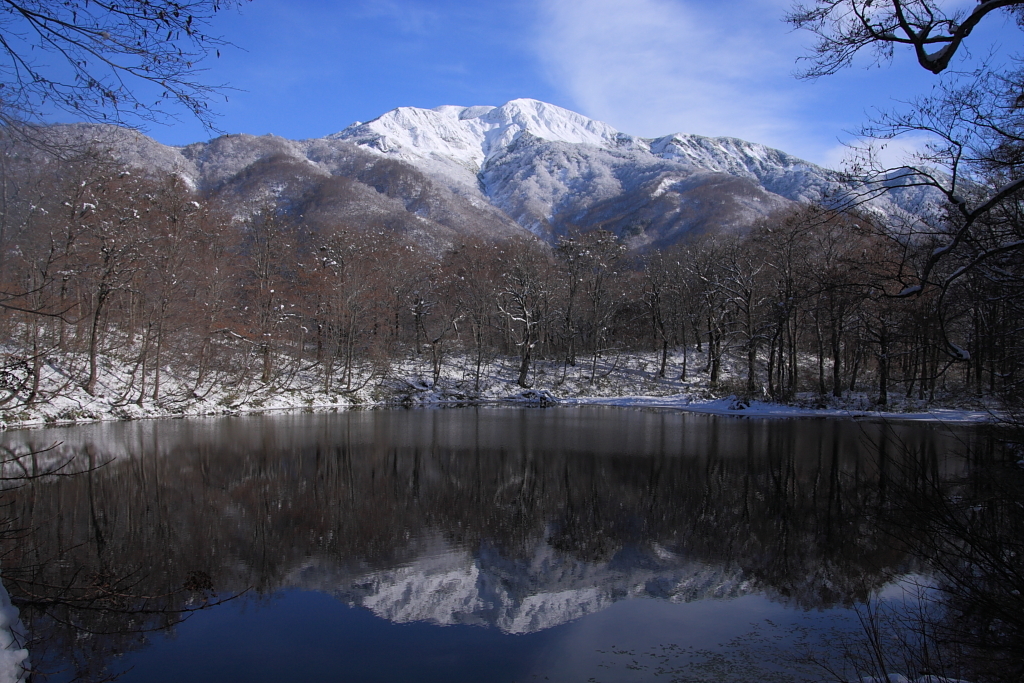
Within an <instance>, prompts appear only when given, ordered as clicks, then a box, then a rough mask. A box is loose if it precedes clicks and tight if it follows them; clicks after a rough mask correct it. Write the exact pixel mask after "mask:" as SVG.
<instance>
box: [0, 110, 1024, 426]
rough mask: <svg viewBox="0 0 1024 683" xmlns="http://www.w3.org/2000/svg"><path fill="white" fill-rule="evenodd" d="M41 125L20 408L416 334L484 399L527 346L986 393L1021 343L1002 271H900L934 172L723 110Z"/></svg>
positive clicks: (215, 381)
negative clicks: (178, 129) (919, 174)
mask: <svg viewBox="0 0 1024 683" xmlns="http://www.w3.org/2000/svg"><path fill="white" fill-rule="evenodd" d="M28 133H29V134H28V135H19V136H16V137H12V138H10V139H7V140H6V142H5V143H4V145H5V150H4V156H3V159H4V162H3V167H2V169H0V172H2V176H3V178H2V180H3V183H4V192H3V198H4V202H3V207H2V208H3V216H2V219H3V221H2V226H0V241H2V243H3V244H2V247H3V251H2V254H3V261H2V263H0V277H2V280H3V296H4V299H3V302H2V303H4V305H5V308H4V309H3V314H2V316H0V324H2V325H3V326H4V334H5V339H7V340H8V341H7V343H6V345H5V346H4V347H3V348H4V352H5V356H4V358H5V365H4V369H3V371H4V373H5V375H4V377H5V380H4V383H3V387H4V388H3V390H2V395H0V403H2V404H0V410H6V411H7V413H6V416H7V419H9V420H15V421H17V420H18V419H19V417H18V411H19V410H21V409H22V408H24V407H26V406H33V405H39V404H43V403H47V402H50V401H51V399H52V398H53V397H54V396H56V395H66V394H67V393H68V392H70V391H81V392H84V394H85V395H87V396H91V397H93V398H96V397H98V396H101V395H102V397H103V398H104V400H106V401H107V402H108V403H109V406H108V408H110V407H111V406H113V407H119V406H129V405H139V406H144V405H154V404H157V405H162V404H161V402H162V401H165V400H171V397H172V396H173V397H176V399H175V400H180V401H183V402H186V403H187V402H188V401H196V400H201V399H202V398H203V397H205V396H208V395H209V392H210V391H211V388H212V387H216V388H217V390H218V391H224V392H227V393H231V392H234V393H235V394H238V395H239V396H241V395H244V394H245V392H244V391H241V390H240V389H238V388H239V387H242V386H245V387H248V386H250V383H251V382H255V383H257V384H260V385H262V386H284V385H288V386H293V383H295V382H298V383H299V384H301V385H302V386H303V387H304V390H308V391H314V390H315V391H317V392H321V393H322V394H323V395H346V396H355V395H356V393H357V392H364V393H363V394H361V396H363V399H362V400H378V399H380V400H384V399H387V398H388V397H389V395H390V394H389V392H390V390H386V389H385V388H384V385H383V382H384V378H389V377H390V378H393V377H394V375H395V372H397V370H395V368H396V367H397V366H396V365H395V363H397V362H399V361H401V362H410V361H416V362H420V361H422V365H423V374H424V375H429V376H430V379H431V380H432V382H433V384H435V385H436V384H438V383H439V382H442V381H446V380H448V379H450V380H451V381H452V382H455V380H454V379H453V376H454V374H457V375H458V376H459V378H460V379H459V380H458V382H461V383H462V384H459V386H458V387H456V388H454V389H453V391H456V392H457V393H459V394H460V395H464V396H470V397H471V396H473V395H477V394H479V393H480V392H481V391H484V390H485V389H486V385H487V378H486V377H484V374H485V373H484V372H483V369H484V368H485V367H486V366H487V364H488V363H492V362H493V361H494V360H495V359H496V358H498V357H501V358H513V359H515V362H514V363H505V364H503V365H502V366H501V367H503V368H505V369H506V371H507V372H509V373H512V376H513V377H514V379H515V381H516V382H517V383H518V384H519V385H521V386H523V387H530V386H533V385H538V386H540V385H544V386H543V388H546V389H551V390H553V391H555V392H556V393H557V392H558V391H561V392H563V393H565V392H569V391H570V389H569V388H568V387H569V385H567V384H564V382H565V380H566V378H567V377H568V371H567V369H568V368H573V369H575V371H577V373H576V374H577V378H578V379H585V380H586V382H587V384H588V385H589V386H590V387H596V386H597V385H599V384H600V382H599V381H598V380H599V379H600V377H599V375H602V374H605V370H601V371H600V372H599V365H602V364H607V365H609V367H610V369H608V370H607V375H606V376H607V377H610V378H611V380H614V378H615V376H616V375H615V372H616V370H617V369H621V368H620V364H619V363H618V361H617V360H616V359H617V358H619V357H620V356H622V354H633V355H634V356H636V357H637V358H639V357H640V356H641V355H642V354H645V353H646V354H649V355H650V356H651V359H650V361H649V363H648V362H646V361H645V362H644V363H642V365H644V366H645V367H647V366H650V373H651V375H652V377H654V378H656V379H658V380H659V381H661V380H662V379H664V380H665V381H668V380H673V381H677V382H678V381H686V382H691V383H692V382H698V383H703V384H701V386H702V387H703V388H705V389H707V390H709V391H711V392H724V391H728V392H731V393H738V394H743V395H746V396H749V397H753V396H758V397H765V396H767V397H770V398H772V399H776V400H791V399H793V398H795V397H796V396H797V394H798V393H800V392H815V393H817V394H818V395H820V396H822V397H824V396H825V395H832V396H833V397H836V398H841V397H843V396H844V395H850V394H853V395H861V396H862V397H866V398H868V399H869V400H871V401H877V402H878V403H881V404H886V403H888V402H889V399H890V394H893V393H894V392H901V395H903V396H908V397H913V398H915V399H917V400H931V399H935V398H939V399H942V397H943V396H957V397H963V396H965V395H966V396H975V395H982V394H985V395H988V394H998V393H1000V392H1002V391H1003V390H1004V389H1005V388H1006V387H1008V386H1013V385H1015V384H1014V383H1015V381H1016V380H1014V379H1013V378H1014V377H1015V376H1016V375H1015V373H1016V372H1017V369H1016V366H1017V365H1018V364H1019V363H1020V360H1019V359H1020V358H1024V354H1021V353H1017V351H1016V350H1017V348H1018V347H1019V342H1020V340H1019V339H1018V337H1019V335H1018V334H1017V333H1016V332H1015V331H1014V330H1016V329H1020V326H1019V325H1018V324H1017V322H1016V317H1015V316H1016V313H1013V312H1011V311H1009V310H1008V309H1007V310H1002V308H999V307H1000V306H1002V307H1003V308H1005V307H1006V303H1005V302H1002V303H1001V302H1000V301H998V300H996V299H994V298H993V297H991V296H988V293H987V290H986V287H987V286H991V287H994V286H995V285H986V284H985V283H984V282H981V281H974V282H972V283H971V286H970V287H963V288H960V289H958V290H957V291H956V292H954V296H950V295H949V292H947V293H946V295H945V296H944V297H941V298H940V297H939V296H938V294H937V293H936V292H930V291H928V288H927V287H925V288H923V291H921V292H920V293H919V294H918V295H917V296H913V297H905V298H897V297H894V296H893V295H895V294H898V293H900V292H905V291H908V290H907V287H908V285H914V284H915V283H914V282H913V273H914V266H913V264H914V263H915V261H914V259H915V258H918V257H919V256H920V254H926V253H928V252H929V250H931V249H933V248H934V245H933V244H931V243H930V242H929V241H928V240H927V239H917V240H911V241H908V240H906V239H900V235H901V234H902V233H901V226H904V225H906V224H907V222H908V221H915V220H917V219H918V217H920V216H929V217H930V220H932V221H935V220H939V221H941V220H942V206H941V203H940V202H939V201H938V200H937V199H936V197H937V196H938V195H937V194H936V193H933V192H929V191H928V190H927V189H925V188H915V187H895V188H892V189H891V191H890V192H888V193H885V194H882V195H880V196H876V197H874V198H873V199H871V200H870V201H867V202H861V203H860V204H859V210H858V211H856V212H847V213H840V212H839V211H837V208H839V207H847V206H849V205H850V204H851V203H857V199H858V198H859V197H863V196H864V195H865V190H864V188H863V187H858V186H851V185H842V184H840V183H838V182H837V181H836V180H835V179H834V178H832V177H831V176H830V174H829V173H828V172H826V171H825V170H824V169H821V168H819V167H817V166H815V165H813V164H810V163H807V162H804V161H801V160H799V159H796V158H794V157H792V156H790V155H787V154H785V153H784V152H781V151H778V150H774V149H770V148H767V147H764V146H763V145H758V144H753V143H748V142H744V141H741V140H737V139H733V138H704V137H700V136H694V135H684V134H675V135H668V136H665V137H662V138H658V139H653V140H652V139H644V138H637V137H633V136H630V135H626V134H623V133H620V132H618V131H616V130H614V129H612V128H611V127H609V126H607V125H606V124H603V123H600V122H597V121H593V120H591V119H587V118H586V117H583V116H581V115H579V114H575V113H573V112H570V111H567V110H565V109H561V108H559V107H555V106H552V105H549V104H544V103H542V102H537V101H534V100H514V101H512V102H509V103H507V104H505V105H503V106H501V107H468V108H464V107H452V106H446V107H439V108H437V109H433V110H424V109H415V108H400V109H396V110H394V111H392V112H388V113H387V114H385V115H383V116H381V117H380V118H378V119H376V120H374V121H371V122H369V123H357V124H353V125H352V126H350V127H348V128H346V129H345V130H343V131H341V132H340V133H337V134H335V135H331V136H328V137H326V138H320V139H315V140H303V141H291V140H286V139H284V138H279V137H275V136H270V135H268V136H263V137H253V136H249V135H227V136H222V137H220V138H217V139H215V140H212V141H210V142H207V143H196V144H193V145H189V146H186V147H182V148H175V147H167V146H164V145H161V144H159V143H157V142H155V141H153V140H151V139H150V138H147V137H146V136H144V135H142V134H140V133H138V132H136V131H131V130H126V129H121V128H116V127H112V126H100V125H86V124H76V125H69V126H54V127H50V128H45V129H38V130H33V131H29V132H28ZM936 217H938V218H936ZM957 266H958V264H957V263H956V262H955V260H954V259H949V262H948V264H944V267H949V268H955V267H957ZM916 291H917V290H915V292H916ZM940 306H941V310H939V307H940ZM986 307H988V308H986ZM996 308H999V310H995V309H996ZM989 309H991V310H989ZM453 354H454V355H453ZM454 357H458V358H459V359H460V363H461V366H460V367H462V369H461V370H459V371H458V372H457V373H453V372H451V360H452V358H454ZM538 360H542V361H546V362H556V361H557V362H558V363H561V364H562V369H563V372H562V373H561V381H560V382H559V381H557V380H556V377H557V376H558V373H553V374H545V375H543V376H539V375H538V371H537V367H536V366H535V363H536V361H538ZM952 361H956V362H952ZM414 365H415V363H414ZM622 367H624V366H622ZM638 367H639V366H638ZM588 373H589V374H588ZM225 387H229V388H230V387H234V389H230V390H228V389H225ZM677 388H678V387H677ZM236 389H238V391H235V390H236ZM575 390H576V389H573V391H575ZM595 390H596V389H595ZM375 392H376V393H375ZM865 392H867V394H865ZM391 393H393V392H391ZM868 394H869V396H868ZM229 403H232V402H229ZM232 404H233V405H234V404H235V403H232Z"/></svg>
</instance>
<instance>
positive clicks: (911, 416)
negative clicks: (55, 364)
mask: <svg viewBox="0 0 1024 683" xmlns="http://www.w3.org/2000/svg"><path fill="white" fill-rule="evenodd" d="M424 399H425V400H424ZM424 399H421V400H418V401H413V402H408V401H380V402H370V403H365V402H350V401H338V402H319V401H313V402H309V401H304V402H302V403H292V402H290V401H287V400H281V401H275V402H274V403H275V405H265V404H264V405H248V406H247V405H241V406H237V407H233V408H224V407H210V406H204V405H193V406H189V407H187V408H184V409H170V410H163V411H161V410H158V409H155V408H153V407H149V408H148V409H142V408H139V407H138V406H132V408H134V410H128V409H126V408H127V407H125V406H118V407H115V408H112V409H110V410H100V411H96V410H84V411H83V413H82V414H80V415H77V416H75V417H73V418H67V419H59V418H56V419H55V418H54V417H52V414H47V413H46V412H45V411H43V410H40V411H39V414H38V415H33V416H32V417H30V418H28V419H25V420H18V421H10V422H3V423H0V429H5V430H14V429H41V428H47V427H66V426H72V425H78V424H92V423H96V422H115V421H131V420H169V419H184V418H201V417H232V416H244V415H265V414H271V413H324V412H341V411H348V410H394V409H402V408H404V409H411V408H465V407H474V406H492V407H502V406H504V407H522V406H535V407H555V406H562V407H572V406H606V407H612V408H632V409H638V410H670V411H678V412H687V413H696V414H702V415H716V416H723V417H737V418H757V419H837V420H846V419H853V420H881V421H887V422H903V421H912V422H935V423H962V424H983V423H992V422H998V421H999V420H1000V417H999V414H998V413H996V412H994V411H989V410H981V409H973V410H972V409H958V408H931V409H928V410H918V411H912V412H895V411H881V410H866V409H846V408H809V407H804V406H799V405H789V404H782V403H770V402H764V401H744V400H742V399H739V398H737V397H735V396H729V397H725V398H711V399H705V398H699V397H696V396H694V395H693V394H677V395H672V396H655V395H632V396H574V397H564V398H559V397H556V396H554V395H552V394H551V393H550V392H548V391H546V390H540V391H535V390H526V391H522V392H520V393H517V394H510V395H508V396H506V397H487V398H484V397H480V398H441V397H435V396H431V397H424ZM46 407H48V406H46V405H40V406H39V408H40V409H44V408H46ZM94 407H95V406H94Z"/></svg>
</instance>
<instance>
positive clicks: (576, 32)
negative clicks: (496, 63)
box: [536, 0, 835, 153]
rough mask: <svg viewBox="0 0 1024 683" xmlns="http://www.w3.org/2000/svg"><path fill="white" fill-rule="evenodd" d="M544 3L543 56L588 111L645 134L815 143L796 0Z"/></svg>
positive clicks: (544, 0)
mask: <svg viewBox="0 0 1024 683" xmlns="http://www.w3.org/2000/svg"><path fill="white" fill-rule="evenodd" d="M537 1H538V3H539V8H540V19H541V21H540V24H539V27H538V40H537V43H536V48H537V52H538V55H539V56H540V58H541V61H542V63H543V64H544V66H545V68H546V69H547V71H548V75H549V78H550V79H551V81H552V83H553V84H555V85H556V86H557V87H559V88H561V89H563V90H564V91H565V92H566V94H567V96H568V97H570V98H571V99H572V100H573V101H574V103H575V104H576V105H577V106H578V107H579V108H580V109H581V110H583V112H584V113H586V114H588V115H590V116H593V117H595V118H599V119H602V120H604V121H607V122H609V123H611V124H612V125H614V126H616V127H618V128H619V129H621V130H623V131H625V132H629V133H634V134H640V135H645V136H654V135H664V134H666V133H671V132H680V131H681V132H688V133H699V134H703V135H731V136H735V137H741V138H745V139H748V140H752V141H757V142H764V143H767V144H772V145H776V146H781V147H783V148H784V149H785V148H787V147H786V146H787V145H788V149H789V150H790V151H797V153H800V150H794V148H793V146H794V145H795V144H798V141H800V142H802V143H803V144H798V146H802V147H803V148H804V149H807V145H806V135H807V131H806V130H804V129H803V125H802V123H801V122H800V121H799V116H798V115H797V111H798V109H799V108H800V103H799V102H798V100H797V98H798V93H799V92H800V87H801V85H802V84H800V83H798V82H797V81H796V80H795V79H794V78H793V75H792V74H793V71H794V68H795V66H794V59H795V57H796V55H798V54H800V51H801V48H800V40H801V37H797V36H794V35H793V34H792V33H790V32H789V31H788V28H787V27H786V25H785V24H784V23H783V22H782V17H783V15H784V13H785V11H786V9H787V7H788V3H787V2H783V1H782V0H746V1H744V2H726V3H715V4H712V3H707V2H696V1H694V0H630V1H628V2H625V1H623V0H537ZM805 90H806V88H805ZM834 143H835V138H834V137H832V138H831V142H830V145H831V144H834Z"/></svg>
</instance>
